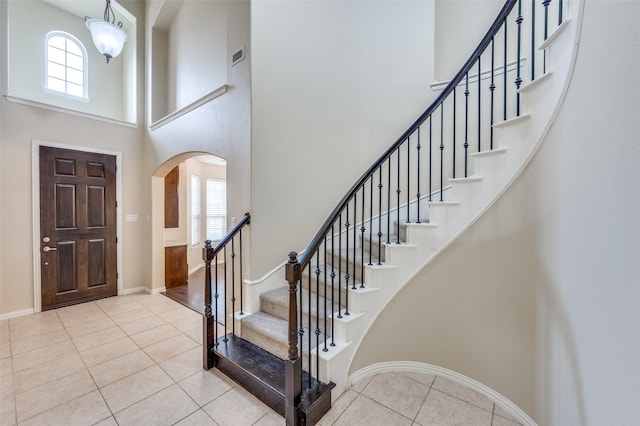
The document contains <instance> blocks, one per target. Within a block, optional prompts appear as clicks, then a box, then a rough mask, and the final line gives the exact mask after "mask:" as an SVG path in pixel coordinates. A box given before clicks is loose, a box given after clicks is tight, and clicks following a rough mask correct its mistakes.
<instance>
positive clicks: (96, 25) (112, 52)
mask: <svg viewBox="0 0 640 426" xmlns="http://www.w3.org/2000/svg"><path fill="white" fill-rule="evenodd" d="M106 2H107V5H106V7H105V9H104V20H102V19H91V18H89V17H88V16H87V17H85V18H84V20H85V24H86V25H87V28H89V31H91V38H92V39H93V44H95V45H96V48H97V49H98V51H99V52H100V53H101V54H102V55H104V57H105V58H106V59H107V63H109V61H110V60H111V59H112V58H115V57H116V56H118V55H119V54H120V52H122V48H123V47H124V42H125V41H127V33H125V32H124V30H123V29H122V21H118V24H117V25H116V15H115V13H113V9H112V8H111V0H106Z"/></svg>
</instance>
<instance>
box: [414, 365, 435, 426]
mask: <svg viewBox="0 0 640 426" xmlns="http://www.w3.org/2000/svg"><path fill="white" fill-rule="evenodd" d="M437 377H438V376H435V375H434V376H433V380H432V381H431V384H430V385H429V389H428V390H427V394H426V395H425V396H424V399H423V400H422V403H421V404H420V407H419V408H418V411H417V412H416V415H415V416H413V423H418V422H417V421H416V419H417V418H418V414H420V411H422V407H424V403H425V402H427V398H428V397H429V394H430V393H431V389H433V384H434V383H435V382H436V378H437ZM414 381H415V380H414ZM418 424H419V423H418Z"/></svg>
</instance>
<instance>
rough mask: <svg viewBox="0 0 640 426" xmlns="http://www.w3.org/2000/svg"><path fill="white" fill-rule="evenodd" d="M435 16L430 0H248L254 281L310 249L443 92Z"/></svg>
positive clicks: (432, 3)
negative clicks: (348, 195)
mask: <svg viewBox="0 0 640 426" xmlns="http://www.w3.org/2000/svg"><path fill="white" fill-rule="evenodd" d="M434 14H435V4H434V2H433V1H428V0H427V1H417V2H416V1H393V2H390V1H389V2H386V1H385V2H373V1H362V2H361V1H346V2H336V1H303V2H301V1H257V2H254V3H253V4H252V10H251V46H252V50H251V52H252V76H251V78H252V129H253V130H252V163H251V170H252V182H251V192H252V200H251V202H252V222H251V223H252V225H251V226H252V263H253V267H254V269H253V276H254V278H258V277H260V276H261V275H263V274H264V273H266V272H267V271H269V270H271V269H272V268H273V267H275V266H276V265H277V264H279V263H281V262H283V261H285V260H286V256H287V253H288V252H289V251H290V250H302V249H304V248H305V246H306V245H307V244H308V243H309V241H310V240H311V237H312V236H313V234H314V233H315V232H316V231H317V230H318V228H319V227H320V225H321V224H322V222H323V221H324V219H325V218H326V216H327V215H328V214H329V212H330V211H331V210H332V209H333V208H334V206H335V205H336V204H337V202H338V201H339V200H340V198H341V197H342V195H343V194H344V193H345V192H346V191H347V190H348V188H349V187H350V186H351V184H352V183H353V182H354V181H355V180H356V179H357V178H358V177H359V176H360V175H361V174H362V172H364V170H365V169H366V168H367V167H368V166H369V165H370V164H371V163H372V162H373V161H374V160H375V159H376V158H377V157H378V156H379V155H380V154H381V153H382V152H383V151H384V149H386V148H387V147H388V146H389V145H391V144H392V143H393V142H394V141H395V139H396V138H398V137H399V136H400V135H401V134H402V132H404V130H406V128H407V127H408V126H409V125H410V124H411V123H412V122H413V120H415V118H417V116H418V115H419V114H420V113H421V112H422V111H423V110H424V109H426V107H427V106H428V105H429V102H430V101H431V100H432V99H433V98H434V97H435V95H434V94H433V93H432V92H431V90H430V89H429V84H430V83H431V82H432V81H433V68H434V64H433V52H434ZM229 170H230V169H229ZM282 236H286V237H287V238H282Z"/></svg>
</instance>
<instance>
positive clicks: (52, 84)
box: [47, 77, 66, 93]
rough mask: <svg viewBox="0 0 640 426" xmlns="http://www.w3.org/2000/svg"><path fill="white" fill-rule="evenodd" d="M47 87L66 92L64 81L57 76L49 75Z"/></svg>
mask: <svg viewBox="0 0 640 426" xmlns="http://www.w3.org/2000/svg"><path fill="white" fill-rule="evenodd" d="M47 88H48V89H51V90H55V91H58V92H62V93H65V92H66V90H65V84H64V81H62V80H58V79H57V78H52V77H49V78H48V79H47Z"/></svg>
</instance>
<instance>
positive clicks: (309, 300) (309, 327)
mask: <svg viewBox="0 0 640 426" xmlns="http://www.w3.org/2000/svg"><path fill="white" fill-rule="evenodd" d="M308 267H309V269H311V262H309V266H308ZM312 288H313V287H312V284H311V270H309V280H308V286H307V289H308V290H307V306H308V307H309V313H308V315H307V334H308V337H307V339H308V343H309V353H308V355H307V358H308V359H309V364H308V366H309V383H307V384H308V390H309V391H311V389H312V387H313V360H312V359H311V330H312V328H311V293H312V291H311V289H312ZM300 293H302V291H301V292H300Z"/></svg>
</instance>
